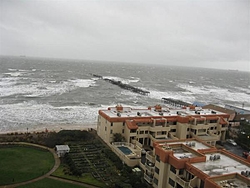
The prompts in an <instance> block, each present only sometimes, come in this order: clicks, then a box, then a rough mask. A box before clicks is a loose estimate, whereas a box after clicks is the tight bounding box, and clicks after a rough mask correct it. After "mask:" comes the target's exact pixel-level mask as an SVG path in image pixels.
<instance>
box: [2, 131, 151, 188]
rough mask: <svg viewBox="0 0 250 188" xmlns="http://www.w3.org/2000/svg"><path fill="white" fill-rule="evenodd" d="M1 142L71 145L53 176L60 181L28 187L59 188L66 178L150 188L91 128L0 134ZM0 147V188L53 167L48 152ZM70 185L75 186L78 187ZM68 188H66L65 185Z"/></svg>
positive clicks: (43, 172) (109, 185)
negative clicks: (86, 129) (85, 129)
mask: <svg viewBox="0 0 250 188" xmlns="http://www.w3.org/2000/svg"><path fill="white" fill-rule="evenodd" d="M0 141H1V142H13V141H15V142H19V141H22V142H29V143H35V144H39V145H43V146H45V147H49V148H54V147H55V145H60V144H67V145H69V147H70V153H68V154H66V155H65V156H64V157H63V158H61V165H60V166H59V168H58V169H57V170H56V171H55V172H54V173H53V174H52V175H51V176H54V177H57V178H58V180H54V179H53V180H52V179H51V178H45V179H43V180H39V181H37V182H34V183H29V184H25V186H23V187H38V188H39V187H41V188H42V187H46V188H47V187H57V186H54V185H55V184H57V182H58V181H59V180H60V181H59V182H60V183H63V184H64V183H65V182H63V180H65V179H68V180H72V181H74V182H78V183H80V182H82V183H85V184H90V185H94V186H97V187H103V188H105V187H106V188H108V187H116V188H132V187H136V188H140V187H141V188H145V187H148V185H147V184H145V183H144V181H143V174H140V173H139V174H138V173H134V172H133V171H132V168H130V167H128V166H127V165H126V164H123V163H122V161H121V160H120V158H119V157H117V156H116V155H115V153H113V152H112V151H111V149H110V148H109V147H108V146H107V145H106V144H105V143H103V142H102V140H101V139H100V138H99V137H98V136H97V134H96V132H95V131H94V130H92V129H91V130H89V131H80V130H62V131H60V132H58V133H56V132H42V133H35V132H34V133H22V134H18V133H15V134H9V135H0ZM0 146H1V148H0V172H1V173H0V185H10V184H15V183H18V182H25V181H27V180H30V179H34V178H36V177H40V176H42V175H43V174H45V173H47V172H48V171H49V170H50V169H51V168H52V166H53V164H54V158H53V155H52V154H51V153H50V152H49V151H48V150H43V149H40V148H34V147H31V148H30V147H25V146H17V145H11V144H10V145H0ZM61 181H62V182H61ZM58 185H59V184H58ZM70 185H71V186H70V187H75V184H70ZM84 186H85V185H84V184H83V187H84ZM60 187H63V186H60ZM65 187H67V185H66V184H65Z"/></svg>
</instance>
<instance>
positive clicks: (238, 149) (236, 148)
mask: <svg viewBox="0 0 250 188" xmlns="http://www.w3.org/2000/svg"><path fill="white" fill-rule="evenodd" d="M223 147H224V148H225V149H226V150H228V151H230V152H232V153H234V154H236V155H238V156H240V157H242V152H243V151H245V150H244V149H242V148H241V147H240V146H239V145H237V146H234V145H232V144H230V143H228V142H225V143H224V144H223Z"/></svg>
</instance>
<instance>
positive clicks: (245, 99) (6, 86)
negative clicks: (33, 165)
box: [0, 56, 250, 132]
mask: <svg viewBox="0 0 250 188" xmlns="http://www.w3.org/2000/svg"><path fill="white" fill-rule="evenodd" d="M92 73H93V74H99V75H102V76H104V77H105V78H112V79H115V80H120V81H121V82H123V83H127V84H130V85H133V86H135V87H139V88H142V89H144V90H147V91H150V94H149V95H148V96H142V95H140V94H136V93H133V92H131V91H128V90H124V89H121V88H119V87H118V86H116V85H112V84H110V83H108V82H106V81H104V80H102V79H98V78H96V77H93V76H92V75H91V74H92ZM162 97H171V98H175V99H179V100H183V101H186V102H190V103H193V102H194V101H199V102H203V103H206V104H209V103H213V104H217V105H221V106H224V105H225V104H231V105H235V106H238V107H241V106H242V104H243V103H244V107H245V108H250V73H249V72H241V71H231V70H216V69H204V68H187V67H174V66H164V65H157V64H155V65H145V64H132V63H117V62H98V61H86V60H85V61H84V60H65V59H64V60H60V59H45V58H31V57H8V56H0V131H1V132H6V131H18V130H21V131H25V130H27V129H29V130H35V129H44V128H48V129H53V128H55V127H60V126H64V127H67V128H70V127H73V126H81V127H87V126H89V125H91V126H93V125H94V124H95V123H96V121H97V115H98V110H99V109H107V108H108V107H109V106H115V105H116V104H118V103H119V104H122V105H123V106H131V107H136V108H141V107H148V106H152V105H155V104H161V103H162V101H161V98H162Z"/></svg>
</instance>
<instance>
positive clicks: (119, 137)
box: [113, 133, 125, 142]
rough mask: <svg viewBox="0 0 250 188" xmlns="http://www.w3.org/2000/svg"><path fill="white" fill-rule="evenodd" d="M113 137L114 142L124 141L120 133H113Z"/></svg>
mask: <svg viewBox="0 0 250 188" xmlns="http://www.w3.org/2000/svg"><path fill="white" fill-rule="evenodd" d="M113 136H114V139H113V141H114V142H123V141H124V140H125V139H124V137H123V136H122V134H121V133H115V134H114V135H113Z"/></svg>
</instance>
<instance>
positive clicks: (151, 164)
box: [145, 163, 155, 172]
mask: <svg viewBox="0 0 250 188" xmlns="http://www.w3.org/2000/svg"><path fill="white" fill-rule="evenodd" d="M154 166H155V165H154V164H153V163H149V164H148V163H145V167H146V169H147V170H148V171H149V172H153V171H154V168H155V167H154Z"/></svg>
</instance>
